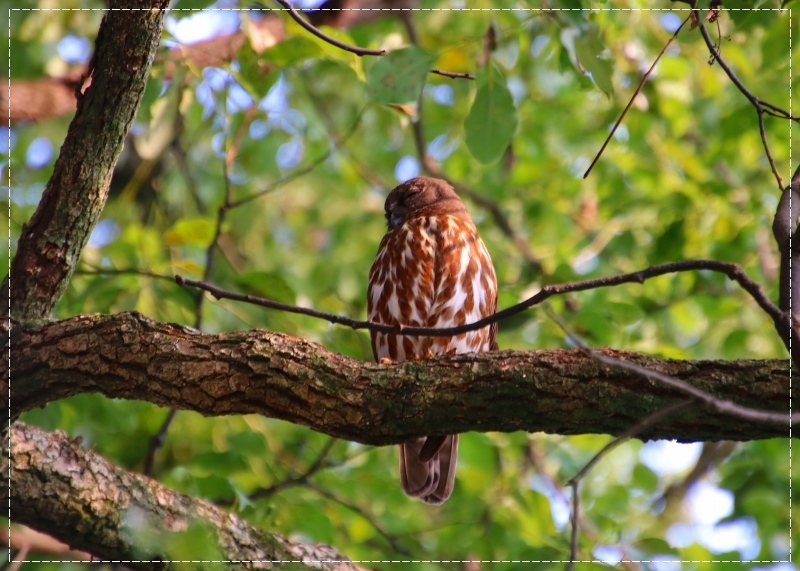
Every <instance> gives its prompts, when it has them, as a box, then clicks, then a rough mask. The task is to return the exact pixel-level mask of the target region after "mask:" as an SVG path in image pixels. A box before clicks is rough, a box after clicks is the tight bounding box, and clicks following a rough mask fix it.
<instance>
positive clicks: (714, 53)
mask: <svg viewBox="0 0 800 571" xmlns="http://www.w3.org/2000/svg"><path fill="white" fill-rule="evenodd" d="M693 10H694V12H695V15H696V17H697V24H698V27H699V28H700V33H701V34H702V35H703V39H704V40H705V42H706V46H708V49H709V51H710V52H711V57H712V58H713V60H714V61H716V62H717V63H719V66H720V67H721V68H722V69H723V71H724V72H725V74H726V75H727V76H728V77H729V78H730V80H731V81H732V82H733V84H734V85H735V86H736V87H737V88H738V89H739V91H741V92H742V95H744V96H745V97H746V98H747V99H748V101H750V103H752V104H753V107H755V108H756V109H759V108H765V112H766V113H767V114H769V115H772V116H773V117H779V118H781V119H790V120H792V121H798V122H800V117H795V116H793V115H792V114H790V113H789V112H788V111H786V110H785V109H782V108H781V107H778V106H777V105H773V104H772V103H770V102H768V101H764V100H763V99H761V98H759V97H756V96H755V95H753V93H752V92H751V91H750V90H749V89H747V87H745V85H744V84H743V83H742V82H741V80H740V79H739V78H738V77H736V74H735V73H733V70H732V69H731V68H730V66H729V65H728V64H727V63H726V62H725V60H724V59H723V58H722V54H721V53H720V50H719V49H718V48H717V46H715V45H714V40H712V39H711V35H710V34H709V33H708V30H707V29H706V27H705V25H704V24H703V19H702V17H700V15H699V11H698V10H697V8H693Z"/></svg>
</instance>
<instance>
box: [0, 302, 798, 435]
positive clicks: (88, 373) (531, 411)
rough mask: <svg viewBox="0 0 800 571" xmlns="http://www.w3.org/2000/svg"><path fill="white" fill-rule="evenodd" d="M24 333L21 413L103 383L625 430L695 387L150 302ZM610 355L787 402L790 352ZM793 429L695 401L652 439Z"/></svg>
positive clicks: (157, 395)
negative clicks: (442, 352)
mask: <svg viewBox="0 0 800 571" xmlns="http://www.w3.org/2000/svg"><path fill="white" fill-rule="evenodd" d="M11 341H12V344H13V347H14V348H15V352H16V354H15V356H14V358H13V359H12V370H11V378H12V379H13V380H14V389H13V393H12V401H11V404H12V415H13V416H14V417H16V416H18V415H19V414H20V413H21V412H24V411H26V410H30V409H32V408H35V407H40V406H43V405H45V404H47V403H48V402H52V401H55V400H58V399H62V398H65V397H67V396H71V395H74V394H79V393H89V392H100V393H102V394H104V395H106V396H108V397H111V398H125V399H138V400H146V401H149V402H152V403H155V404H158V405H162V406H167V407H175V408H181V409H188V410H193V411H196V412H199V413H201V414H205V415H209V416H212V415H225V414H249V413H256V414H262V415H265V416H269V417H273V418H280V419H283V420H287V421H289V422H293V423H295V424H300V425H304V426H308V427H310V428H312V429H314V430H316V431H319V432H323V433H326V434H329V435H331V436H335V437H339V438H345V439H348V440H354V441H358V442H363V443H367V444H378V445H381V444H393V443H398V442H403V441H405V440H408V439H409V438H412V437H416V436H422V435H425V434H437V433H438V434H448V433H459V432H466V431H470V430H476V431H481V432H486V431H505V432H511V431H516V430H525V431H528V432H536V431H546V432H553V433H559V434H582V433H608V434H613V435H617V434H621V433H623V432H624V431H625V430H627V429H628V428H629V427H630V426H631V424H633V423H635V422H636V421H637V420H639V419H640V418H643V417H645V416H647V415H649V414H651V413H653V412H654V411H656V410H659V409H662V408H665V407H666V406H669V405H670V404H672V403H673V402H675V400H676V398H683V397H682V394H681V393H680V392H678V391H676V390H675V389H672V388H669V387H666V386H664V385H662V384H660V383H657V382H654V381H652V380H651V379H642V378H641V377H640V376H639V375H638V374H635V373H631V372H628V371H625V370H621V369H619V368H617V367H609V366H606V365H604V364H602V363H598V361H597V360H596V359H595V358H593V357H592V356H589V355H586V354H584V353H583V352H582V351H581V350H579V349H578V350H571V351H563V350H554V351H532V352H517V351H504V352H499V353H483V354H478V355H454V356H442V357H437V358H434V359H430V360H428V361H426V362H424V363H421V362H406V363H397V364H389V365H379V364H374V363H365V362H361V361H356V360H354V359H350V358H348V357H344V356H342V355H338V354H336V353H331V352H329V351H327V350H325V349H324V348H323V347H321V346H319V345H316V344H314V343H311V342H309V341H305V340H303V339H297V338H294V337H289V336H287V335H282V334H278V333H271V332H267V331H258V330H256V331H237V332H230V333H222V334H220V335H207V334H203V333H199V332H197V331H195V330H192V329H189V328H187V327H182V326H179V325H175V324H165V323H159V322H156V321H153V320H151V319H148V318H146V317H144V316H142V315H140V314H138V313H123V314H119V315H111V316H102V315H94V316H78V317H74V318H71V319H67V320H65V321H61V322H55V323H50V324H47V325H44V326H43V327H42V328H41V329H38V330H24V329H22V328H19V327H17V328H15V329H14V330H13V333H12V339H11ZM600 353H601V354H604V355H608V356H614V357H620V358H623V359H624V360H625V361H628V362H631V363H634V364H636V365H639V366H641V367H645V368H646V369H648V370H650V371H656V372H659V373H663V374H665V375H669V376H670V377H673V378H676V379H680V380H682V381H685V382H686V383H689V384H690V385H691V386H693V387H695V388H697V389H698V390H701V391H704V392H706V393H709V394H711V395H713V396H714V397H716V398H719V399H724V400H729V401H735V402H736V403H737V404H739V405H741V406H745V407H752V408H758V409H761V410H769V411H777V412H784V411H786V410H787V408H788V397H787V395H788V390H789V368H788V364H787V362H786V361H781V360H773V361H732V362H725V361H671V360H662V359H656V358H652V357H646V356H642V355H638V354H635V353H624V352H619V351H613V350H608V349H606V350H603V351H601V352H600ZM5 382H6V383H7V382H8V377H6V378H5ZM5 388H6V389H7V388H8V387H7V385H6V387H5ZM0 398H2V395H0ZM787 433H788V422H787V425H786V426H780V425H775V424H761V423H753V422H750V423H748V422H743V421H742V420H741V419H738V418H735V417H731V416H726V415H724V414H722V413H720V412H718V411H714V410H708V409H703V408H701V407H693V408H692V409H691V410H688V411H683V412H682V413H680V414H676V415H674V416H673V417H670V419H669V420H668V421H665V422H663V423H661V424H659V425H658V426H655V427H652V428H650V429H648V430H647V431H646V432H645V433H644V437H645V438H676V439H679V440H683V441H689V440H691V441H697V440H720V439H726V440H752V439H758V438H770V437H781V436H786V435H787Z"/></svg>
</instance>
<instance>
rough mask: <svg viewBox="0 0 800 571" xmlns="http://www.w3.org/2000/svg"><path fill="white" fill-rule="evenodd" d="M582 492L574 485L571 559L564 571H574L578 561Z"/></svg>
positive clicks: (570, 518) (571, 519)
mask: <svg viewBox="0 0 800 571" xmlns="http://www.w3.org/2000/svg"><path fill="white" fill-rule="evenodd" d="M579 498H580V494H578V486H572V509H571V510H570V514H569V521H570V525H571V526H572V532H571V534H570V540H569V561H568V562H567V564H566V565H565V566H564V571H572V569H573V568H574V567H575V564H576V563H577V562H578V534H579V531H580V519H581V515H580V500H579Z"/></svg>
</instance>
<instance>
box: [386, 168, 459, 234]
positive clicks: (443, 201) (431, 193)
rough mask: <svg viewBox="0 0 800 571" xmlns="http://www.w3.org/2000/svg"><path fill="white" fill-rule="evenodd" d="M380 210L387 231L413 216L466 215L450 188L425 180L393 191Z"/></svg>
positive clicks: (441, 183)
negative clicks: (384, 214)
mask: <svg viewBox="0 0 800 571" xmlns="http://www.w3.org/2000/svg"><path fill="white" fill-rule="evenodd" d="M383 209H384V210H385V211H386V223H387V224H388V225H389V230H394V229H395V228H397V227H398V226H402V225H403V223H404V222H405V221H407V220H410V219H411V218H414V217H415V216H430V215H434V214H454V213H456V212H464V213H466V211H467V209H466V207H465V206H464V203H463V202H461V199H460V198H459V197H458V195H457V194H456V191H455V190H453V187H452V186H450V185H449V184H448V183H447V182H445V181H443V180H440V179H438V178H429V177H426V176H418V177H416V178H412V179H411V180H407V181H406V182H404V183H403V184H401V185H400V186H398V187H396V188H395V189H394V190H392V192H390V193H389V196H387V197H386V203H385V204H384V207H383Z"/></svg>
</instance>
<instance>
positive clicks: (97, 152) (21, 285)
mask: <svg viewBox="0 0 800 571" xmlns="http://www.w3.org/2000/svg"><path fill="white" fill-rule="evenodd" d="M123 4H124V6H123ZM168 5H169V2H168V1H167V0H138V1H137V2H127V3H125V2H121V1H120V0H115V1H113V2H111V8H112V9H111V10H110V11H108V12H106V14H105V16H104V17H103V21H102V23H101V25H100V31H99V33H98V36H97V42H96V44H95V52H94V56H93V58H92V65H90V73H91V81H92V83H91V85H90V86H89V87H88V88H87V89H86V91H85V92H84V93H83V94H82V95H81V96H80V98H79V101H78V108H77V112H76V114H75V118H74V119H73V120H72V123H71V124H70V126H69V131H68V132H67V136H66V138H65V140H64V144H63V145H62V147H61V153H60V155H59V157H58V159H57V160H56V163H55V166H54V168H53V176H52V177H51V178H50V180H49V182H48V183H47V187H46V188H45V190H44V194H43V196H42V200H41V201H40V203H39V207H38V208H37V209H36V213H35V214H34V215H33V218H31V220H30V222H29V223H28V224H27V225H26V226H25V227H24V228H23V230H22V234H21V236H20V238H19V246H18V250H17V254H16V256H15V257H14V261H13V262H12V265H11V272H10V274H9V276H6V279H5V280H4V281H3V287H2V291H0V297H2V298H3V299H8V288H9V277H10V278H11V283H10V288H11V313H12V315H14V317H15V319H17V320H20V321H37V320H41V319H45V318H46V317H47V316H48V315H49V314H50V312H51V311H52V309H53V307H55V305H56V303H58V300H59V299H60V298H61V295H62V294H63V293H64V290H65V289H66V287H67V284H68V283H69V280H70V277H71V276H72V272H73V270H74V269H75V266H76V265H77V262H78V258H79V257H80V253H81V250H83V247H84V245H85V244H86V242H87V241H88V239H89V234H90V233H91V231H92V229H93V228H94V226H95V224H96V223H97V220H98V218H99V217H100V213H101V212H102V210H103V206H104V205H105V202H106V197H107V195H108V185H109V182H110V181H111V173H112V171H113V169H114V164H115V163H116V161H117V156H118V155H119V153H120V151H121V150H122V143H123V141H124V140H125V136H126V135H127V133H128V131H129V129H130V126H131V122H132V121H133V117H134V115H135V114H136V110H137V109H138V107H139V102H140V100H141V98H142V94H143V93H144V88H145V84H146V82H147V77H148V75H149V74H150V66H151V64H152V62H153V58H154V56H155V51H156V48H157V47H158V43H159V42H160V40H161V30H162V26H163V19H164V10H165V9H166V8H167V6H168ZM118 8H125V9H124V10H120V9H118Z"/></svg>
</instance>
